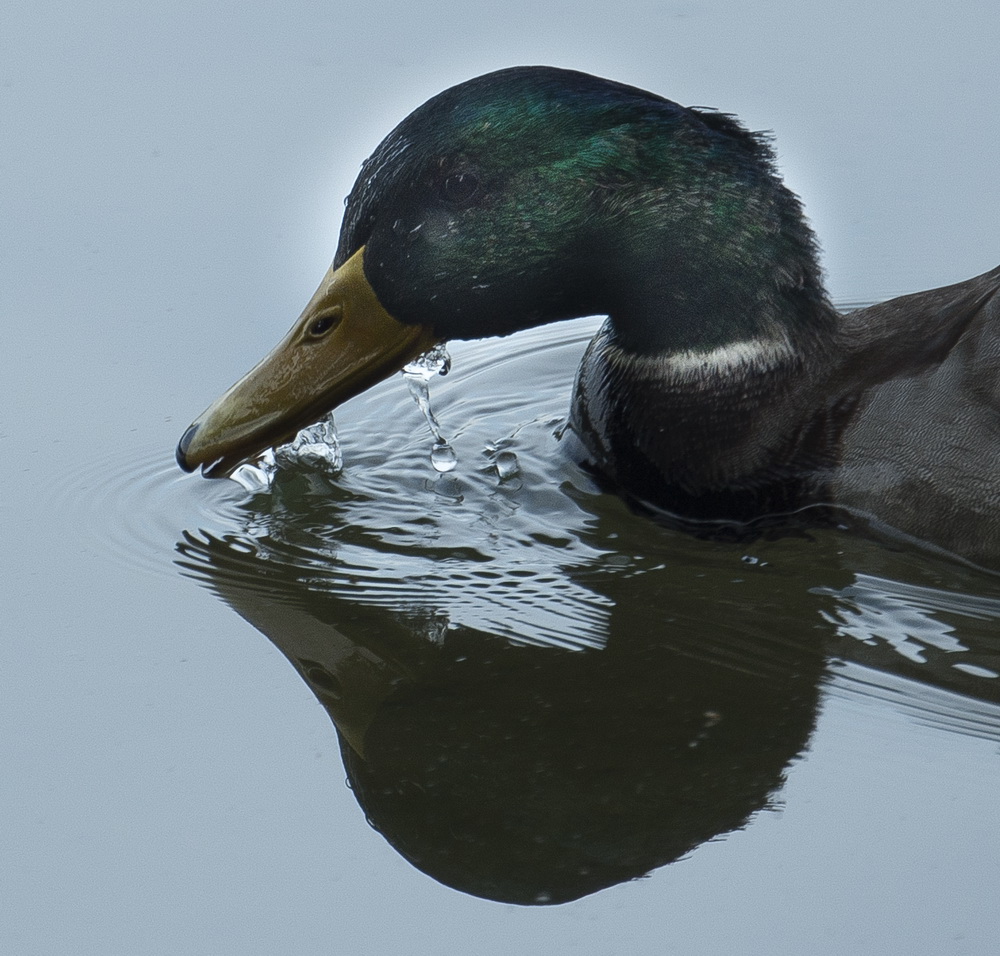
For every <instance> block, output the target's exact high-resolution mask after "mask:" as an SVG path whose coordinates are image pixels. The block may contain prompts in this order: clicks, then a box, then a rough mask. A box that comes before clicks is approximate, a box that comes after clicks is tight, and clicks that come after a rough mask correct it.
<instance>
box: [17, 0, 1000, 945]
mask: <svg viewBox="0 0 1000 956" xmlns="http://www.w3.org/2000/svg"><path fill="white" fill-rule="evenodd" d="M24 9H25V11H28V12H24V13H20V14H17V17H20V19H15V20H14V22H12V23H10V24H8V27H7V29H6V31H5V33H6V35H7V36H8V37H10V38H12V39H9V40H7V41H6V46H5V47H4V55H3V57H0V63H2V65H0V102H2V104H3V108H4V115H5V129H6V130H7V135H6V136H5V137H3V138H2V140H0V160H2V163H3V169H4V175H3V176H2V177H0V209H2V212H3V216H2V218H0V268H2V270H3V271H2V282H0V306H2V308H3V315H4V327H5V346H4V348H3V350H2V351H0V368H2V376H3V384H4V394H5V395H6V396H9V399H8V402H7V404H6V406H5V411H4V413H3V415H2V417H0V435H2V437H3V439H4V447H5V450H6V457H5V464H4V470H3V485H4V493H3V495H2V496H0V518H2V525H0V526H2V527H3V530H4V539H3V544H4V546H3V548H2V549H0V554H2V561H3V572H2V580H3V594H4V602H3V607H4V617H3V626H2V640H0V766H2V767H3V773H2V774H0V951H2V952H4V953H8V952H9V953H12V954H14V953H16V954H25V956H33V954H39V956H41V954H44V956H52V954H54V956H61V954H63V953H73V954H100V956H107V954H117V953H123V954H124V953H129V954H132V953H139V954H147V953H148V954H164V956H166V954H171V956H173V954H176V953H193V954H201V953H204V954H206V956H207V954H211V956H222V954H260V956H264V954H273V953H278V952H294V953H302V954H326V953H351V954H366V956H367V954H371V956H381V954H397V953H399V954H424V953H435V954H441V953H445V954H467V953H475V954H486V956H493V954H496V956H507V954H510V953H513V952H516V953H536V952H551V953H567V954H568V953H573V954H584V956H599V954H613V956H618V954H622V953H629V954H631V953H636V954H643V956H646V954H649V956H659V954H662V953H677V954H683V956H689V954H690V956H699V954H705V956H717V954H729V953H750V954H761V956H784V954H788V956H802V954H810V956H812V954H831V956H832V954H837V956H840V954H844V953H850V954H872V956H875V954H878V956H885V954H890V956H895V954H899V956H914V954H921V956H923V954H926V956H940V954H972V956H990V954H993V953H995V952H996V946H997V943H996V941H997V939H998V938H1000V917H998V915H997V907H996V900H997V898H998V896H1000V798H998V796H997V795H998V794H1000V678H998V677H997V674H998V673H1000V627H998V616H1000V578H998V577H997V576H996V575H993V574H988V573H985V572H982V571H977V570H975V569H971V568H967V567H964V566H962V565H961V564H957V563H954V562H949V561H947V560H945V559H943V558H940V557H937V556H934V555H932V554H928V553H926V552H923V551H921V550H920V549H919V548H917V547H914V546H912V545H909V544H906V543H903V542H898V541H892V540H880V539H877V538H874V537H872V536H870V535H866V534H864V533H863V532H862V531H861V530H859V529H854V530H848V531H842V532H838V531H825V532H822V533H815V534H811V535H808V536H800V537H785V538H781V539H775V540H760V541H755V542H752V543H745V544H726V543H712V542H704V541H697V540H694V539H691V538H689V537H686V536H684V535H681V534H678V533H675V532H672V531H669V530H666V529H663V528H660V527H658V526H657V525H655V524H653V523H652V522H650V521H648V520H646V519H644V518H642V517H639V516H636V515H633V514H632V513H630V512H629V511H628V509H627V508H626V507H625V506H624V505H623V504H622V503H621V502H620V501H619V500H618V499H616V498H614V497H611V496H608V495H604V494H601V493H600V492H599V490H598V489H596V488H595V487H594V486H593V484H592V483H591V481H590V479H589V478H588V476H587V475H586V474H585V473H583V472H581V471H580V470H579V469H578V468H576V466H575V465H573V463H572V457H571V455H569V454H568V450H567V443H566V439H565V438H562V439H561V438H560V435H561V434H562V429H561V426H562V423H563V419H564V416H565V414H566V411H567V407H568V400H569V392H570V385H571V381H572V375H573V370H574V369H575V366H576V363H577V361H578V359H579V356H580V354H581V352H582V350H583V347H584V345H585V343H586V340H587V338H588V337H589V335H590V334H591V332H592V331H593V329H594V327H595V321H594V320H583V321H580V322H576V323H571V324H566V325H563V326H560V327H554V328H549V329H542V330H537V331H534V332H531V333H527V334H523V335H520V336H517V337H514V338H511V339H507V340H504V341H503V342H502V343H499V344H498V343H467V344H458V345H456V346H455V347H454V348H453V349H452V353H453V356H454V368H453V370H452V372H451V373H450V374H449V375H448V376H447V377H444V378H436V379H434V380H433V381H432V382H431V395H432V401H433V407H434V410H435V412H436V414H437V416H438V419H439V421H440V424H441V428H442V430H443V432H444V433H445V435H446V436H447V437H448V438H449V439H450V440H451V442H452V444H453V446H454V449H455V451H456V453H457V456H458V460H459V461H458V465H457V467H456V469H455V470H454V471H452V472H449V473H447V474H439V473H437V472H436V471H435V470H434V469H433V468H432V467H431V465H430V462H429V460H428V456H429V453H430V450H431V437H430V434H429V432H428V430H427V427H426V425H425V424H424V422H423V420H422V418H421V416H420V413H419V411H418V409H417V408H416V406H415V404H414V403H413V401H412V399H411V397H410V395H409V393H408V391H407V388H406V386H405V384H404V383H403V382H402V381H400V380H399V379H398V378H394V379H392V380H390V381H388V382H386V383H383V385H381V386H379V387H378V388H377V389H375V390H373V391H372V392H370V393H369V394H367V395H365V396H362V397H360V398H359V399H357V400H354V401H352V402H351V403H349V404H348V405H347V406H346V407H345V408H343V409H342V410H341V411H339V412H338V415H337V423H338V427H339V431H340V435H341V438H342V441H343V450H344V456H345V461H346V469H345V471H344V473H343V474H342V475H341V476H340V477H338V478H337V479H335V480H330V479H327V478H323V477H322V476H317V475H310V474H304V473H299V474H288V475H285V476H283V477H282V479H280V480H279V481H278V483H277V484H276V485H275V487H274V488H273V489H272V491H271V492H269V493H267V494H249V493H247V492H246V491H244V490H243V489H241V488H240V487H239V486H237V485H235V484H234V483H232V482H207V481H204V480H202V479H199V478H196V477H192V476H185V475H182V474H181V473H180V472H179V471H178V470H177V469H176V467H175V466H174V464H173V460H172V450H173V447H174V445H175V443H176V441H177V438H178V435H179V434H180V432H181V431H182V430H183V428H184V427H185V426H186V425H187V423H188V422H189V421H190V420H191V419H192V417H193V416H194V415H196V414H197V413H198V411H200V409H201V408H203V407H204V406H205V405H206V404H207V403H208V402H209V401H210V400H211V399H212V398H214V397H215V395H217V394H218V393H219V391H220V390H221V389H223V388H224V387H225V386H226V385H228V384H229V383H230V382H231V381H233V380H234V379H235V378H237V377H238V376H239V375H240V374H241V373H242V372H243V371H245V370H246V369H247V368H249V367H250V365H252V364H253V362H255V361H256V359H257V358H259V357H260V356H261V355H262V354H263V353H264V352H265V351H266V350H267V349H268V348H269V347H270V346H271V345H272V344H273V343H274V341H276V340H277V338H278V337H279V336H280V335H281V334H282V333H283V332H284V330H285V329H286V328H287V326H288V325H289V324H290V322H291V320H292V318H293V317H294V316H295V315H296V314H297V313H298V311H299V309H300V308H301V305H302V304H303V303H304V302H305V301H306V300H307V299H308V297H309V295H310V294H311V292H312V289H313V287H314V285H315V283H316V282H317V281H318V279H319V277H320V276H321V275H322V273H323V271H324V270H325V268H326V265H327V264H328V260H329V258H330V256H331V255H332V251H333V246H334V243H335V235H336V231H337V227H338V225H339V216H340V199H341V197H342V196H343V195H344V194H345V193H346V192H347V190H348V188H349V186H350V183H351V181H352V179H353V176H354V174H355V171H356V169H357V167H358V164H359V163H360V161H361V160H362V159H363V158H364V156H365V155H366V154H367V153H368V152H369V151H370V150H371V148H373V146H374V145H375V143H376V142H377V141H378V139H379V138H380V137H381V135H382V134H383V133H384V132H385V131H386V130H387V129H388V128H389V127H390V126H391V125H393V124H394V123H395V122H396V121H397V120H398V119H400V118H401V117H402V115H403V114H404V113H405V112H407V111H408V110H409V109H411V108H413V107H414V106H415V105H417V104H418V103H419V102H420V101H421V100H422V99H424V98H426V97H427V96H429V95H431V94H432V93H434V92H436V91H437V90H439V89H441V88H443V87H444V86H446V85H448V84H450V83H453V82H457V81H458V80H461V79H463V78H465V77H467V76H469V75H473V74H475V73H480V72H484V71H486V70H488V69H493V68H496V67H499V66H503V65H508V64H510V63H518V62H521V63H523V62H549V63H554V64H557V65H562V66H572V67H576V68H582V69H588V70H591V71H593V72H596V73H601V74H604V75H612V76H615V77H616V78H619V79H622V80H625V81H628V82H633V83H637V84H639V85H641V86H646V87H648V88H651V89H655V90H657V91H658V92H661V93H663V94H665V95H668V96H672V97H674V98H676V99H678V100H680V101H682V102H685V103H691V104H705V105H714V106H718V107H721V108H723V109H727V110H732V111H735V112H737V113H739V114H740V115H742V116H743V117H744V118H745V119H746V120H747V121H748V122H749V123H750V124H751V125H752V126H754V127H755V128H762V127H770V128H775V129H776V132H777V135H778V146H779V153H780V155H781V158H782V162H783V164H784V167H785V168H786V170H787V172H788V175H789V178H790V181H791V182H792V184H793V185H794V186H795V188H796V189H798V190H799V191H800V192H802V193H803V197H804V200H805V202H806V206H807V209H808V210H809V211H810V213H811V215H812V218H813V220H814V223H815V225H816V227H817V230H818V232H819V233H820V235H821V237H822V238H823V240H824V245H825V248H826V250H827V257H826V262H827V266H828V269H829V272H830V284H831V288H832V289H833V292H834V294H835V296H837V297H838V298H839V299H841V300H842V301H846V300H853V299H863V298H864V299H871V298H876V297H882V296H885V295H888V294H892V293H897V292H904V291H913V290H915V289H918V288H924V287H929V286H932V285H937V284H942V283H945V282H949V281H957V280H958V279H961V278H965V277H967V276H970V275H973V274H976V273H978V272H981V271H984V270H985V269H987V268H990V267H992V266H993V265H995V264H996V263H997V262H998V261H1000V244H998V241H997V235H996V210H997V208H1000V186H998V184H997V180H996V176H995V162H994V161H993V160H992V157H994V156H995V155H996V153H997V149H998V147H1000V139H998V136H1000V134H998V132H997V126H996V124H994V123H989V122H984V121H983V117H987V116H991V115H992V114H993V112H994V111H995V102H996V79H995V49H996V40H997V38H998V36H1000V30H998V23H997V20H998V14H997V12H996V9H995V4H992V3H990V4H987V3H985V2H984V3H972V2H970V3H966V4H962V5H961V9H960V10H958V11H957V12H956V9H955V8H954V7H949V8H948V9H943V8H942V9H938V8H937V7H934V6H931V5H926V6H919V5H918V6H917V7H913V6H912V4H908V5H906V6H905V8H904V7H902V6H900V7H899V9H898V10H896V9H895V8H894V7H893V5H892V4H886V5H883V6H882V7H880V8H879V10H878V11H871V10H870V9H869V8H868V6H867V5H861V4H859V5H858V6H857V7H856V8H855V7H853V6H851V5H850V4H848V5H846V6H842V7H840V8H838V9H837V11H835V12H834V11H826V12H823V13H822V14H821V13H819V12H817V13H808V12H802V11H801V10H800V8H799V5H794V4H791V3H788V4H783V3H774V4H770V5H765V6H764V7H761V8H759V9H758V8H755V9H754V11H753V14H752V16H750V15H749V14H747V13H746V11H745V10H744V8H743V7H742V6H739V5H735V4H727V3H718V4H712V3H708V4H700V5H699V4H693V5H645V6H641V7H638V6H637V7H636V8H635V9H634V11H633V13H632V15H630V16H621V15H620V9H619V8H618V7H616V8H615V9H616V15H615V17H613V18H608V16H607V10H605V9H603V8H601V7H599V6H598V5H593V6H590V7H586V8H581V9H580V10H579V11H578V13H579V14H580V15H579V16H578V17H571V16H569V15H568V14H567V11H566V10H565V9H562V8H558V9H557V8H553V9H552V10H544V9H542V10H539V9H537V5H532V6H531V7H530V8H528V7H525V8H523V9H522V8H519V7H516V5H515V8H511V9H507V8H505V9H504V12H503V16H500V14H499V13H494V12H490V8H487V7H486V6H483V7H482V8H481V9H480V8H477V7H476V5H475V4H473V6H472V7H469V5H468V4H463V5H461V6H459V5H451V6H450V5H449V4H447V3H444V4H439V5H437V6H436V7H435V8H434V12H433V13H427V12H426V11H423V12H420V11H415V10H410V9H409V8H399V9H390V8H386V9H385V10H384V11H381V12H380V13H379V15H378V22H379V23H380V24H381V26H379V27H378V29H376V28H375V26H374V25H373V17H375V13H373V12H372V10H371V9H370V7H368V6H362V5H356V6H355V5H351V4H342V5H339V6H336V7H334V6H331V5H316V4H312V3H308V2H304V0H303V2H293V3H290V4H287V5H285V6H284V7H282V8H281V10H280V12H279V10H278V8H275V9H274V10H273V11H271V10H260V11H256V12H254V11H244V10H242V9H241V10H240V11H236V10H235V9H234V10H230V9H227V8H224V7H219V8H218V9H216V8H212V9H211V10H209V11H207V12H206V11H204V10H202V9H201V8H198V10H197V11H196V10H195V9H194V8H187V7H184V6H182V5H179V4H178V5H159V6H157V7H156V8H155V9H153V8H150V9H148V10H145V9H141V8H139V7H135V8H131V7H125V6H119V5H115V4H111V3H108V4H98V5H96V6H93V7H89V8H87V9H86V11H85V10H84V8H80V7H72V8H70V7H66V6H65V5H62V4H59V3H55V2H52V3H42V4H40V5H34V6H32V7H31V8H30V10H29V8H28V7H25V8H24ZM529 14H530V15H529ZM594 22H600V23H601V31H600V33H601V35H600V36H599V37H598V36H595V35H594V30H593V23H594ZM418 53H419V56H418V55H417V54H418ZM511 453H513V454H514V455H516V459H517V466H518V468H517V472H516V473H510V467H509V465H510V458H509V455H510V454H511ZM498 460H499V461H501V462H502V463H503V462H506V463H507V467H506V468H505V469H504V477H501V475H500V474H499V473H498V471H497V462H498ZM647 873H648V874H650V875H649V876H648V877H646V878H641V879H637V878H636V877H639V876H641V875H642V874H647ZM497 900H506V901H514V902H497ZM562 900H570V901H569V902H560V901H562ZM521 903H534V904H542V905H529V906H524V905H519V904H521ZM545 904H550V905H545Z"/></svg>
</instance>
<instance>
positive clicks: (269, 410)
mask: <svg viewBox="0 0 1000 956" xmlns="http://www.w3.org/2000/svg"><path fill="white" fill-rule="evenodd" d="M363 257H364V247H362V248H361V249H359V250H358V251H357V252H355V253H354V255H353V256H351V258H350V259H348V260H347V262H345V263H344V264H343V265H342V266H341V267H340V268H339V269H334V268H333V267H332V266H331V267H330V271H329V272H327V274H326V276H324V278H323V281H322V282H321V283H320V286H319V288H318V289H317V290H316V294H315V295H314V296H313V297H312V299H311V300H310V302H309V304H308V305H307V306H306V307H305V309H304V311H303V312H302V315H301V316H299V319H298V321H297V322H296V323H295V325H293V326H292V328H291V330H290V331H289V333H288V334H287V335H286V336H285V338H284V339H283V340H282V341H281V342H280V343H279V344H278V346H277V348H275V350H274V351H273V352H271V354H270V355H268V356H267V358H265V359H264V360H263V361H262V362H261V363H260V364H259V365H257V366H256V368H254V369H253V370H252V371H250V372H248V373H247V374H246V375H245V376H244V377H243V378H242V379H240V381H238V382H237V383H236V384H235V385H234V386H233V387H232V388H230V389H229V391H228V392H226V393H225V394H224V395H223V396H222V397H221V398H218V399H217V400H216V401H215V402H214V403H213V404H212V405H210V406H209V407H208V408H207V409H206V410H205V411H204V412H203V413H202V414H201V415H200V416H199V417H198V419H197V420H196V421H195V422H194V423H193V424H192V425H191V427H190V428H188V430H187V431H186V432H185V433H184V436H183V437H182V438H181V440H180V443H179V444H178V446H177V462H178V464H179V465H180V466H181V468H183V469H185V471H194V469H195V468H197V467H198V466H199V465H200V466H201V467H202V471H203V473H204V474H205V475H206V476H207V477H209V478H222V477H225V476H227V475H229V474H230V473H231V472H232V471H233V470H234V469H235V468H236V467H237V466H238V465H240V464H241V463H242V462H244V461H246V460H247V459H248V458H252V457H253V456H254V455H256V454H258V453H260V452H261V451H263V450H264V449H265V448H270V447H272V446H274V445H280V444H282V443H283V442H286V441H289V440H290V439H292V438H293V437H294V436H295V434H296V433H297V432H298V431H299V430H300V429H301V428H304V427H305V426H306V425H310V424H312V423H313V422H315V421H317V420H318V419H320V418H322V416H323V415H324V414H326V412H328V411H330V409H332V408H335V407H336V406H337V405H339V404H341V403H342V402H345V401H347V399H349V398H352V397H353V396H355V395H358V394H360V393H361V392H363V391H365V390H366V389H368V388H370V387H371V386H372V385H374V384H375V383H376V382H379V381H381V380H382V379H384V378H387V377H388V376H389V375H391V374H392V373H393V372H396V371H398V370H399V369H401V368H402V367H403V366H404V365H406V364H407V363H408V362H411V361H412V360H413V359H415V358H417V357H418V356H419V355H422V354H423V353H424V352H426V351H427V350H428V349H431V348H433V347H434V346H435V345H437V344H438V342H439V341H440V340H439V339H438V338H437V337H436V336H435V335H434V334H433V332H432V331H431V330H430V329H429V328H427V327H426V326H423V325H407V324H405V323H403V322H400V321H398V320H397V319H394V318H393V317H392V316H391V315H389V313H388V312H386V311H385V309H383V308H382V304H381V303H380V302H379V300H378V298H377V297H376V295H375V292H374V290H373V289H372V287H371V285H369V283H368V280H367V279H366V278H365V273H364V268H363Z"/></svg>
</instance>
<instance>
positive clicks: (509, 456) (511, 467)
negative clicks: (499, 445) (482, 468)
mask: <svg viewBox="0 0 1000 956" xmlns="http://www.w3.org/2000/svg"><path fill="white" fill-rule="evenodd" d="M493 464H494V466H495V467H496V470H497V475H498V476H499V478H500V480H501V481H507V480H508V479H510V478H514V477H515V476H517V475H519V474H520V473H521V465H520V463H519V462H518V460H517V455H515V454H514V452H512V451H501V452H498V453H497V456H496V458H495V459H494V460H493Z"/></svg>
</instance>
